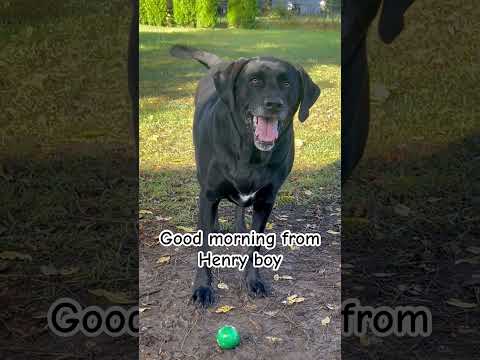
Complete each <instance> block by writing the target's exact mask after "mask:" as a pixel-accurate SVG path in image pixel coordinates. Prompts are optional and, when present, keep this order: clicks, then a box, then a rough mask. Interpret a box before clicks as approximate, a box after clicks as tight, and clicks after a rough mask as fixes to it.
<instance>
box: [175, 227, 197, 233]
mask: <svg viewBox="0 0 480 360" xmlns="http://www.w3.org/2000/svg"><path fill="white" fill-rule="evenodd" d="M177 229H178V230H182V231H185V232H194V230H193V228H192V227H189V226H177Z"/></svg>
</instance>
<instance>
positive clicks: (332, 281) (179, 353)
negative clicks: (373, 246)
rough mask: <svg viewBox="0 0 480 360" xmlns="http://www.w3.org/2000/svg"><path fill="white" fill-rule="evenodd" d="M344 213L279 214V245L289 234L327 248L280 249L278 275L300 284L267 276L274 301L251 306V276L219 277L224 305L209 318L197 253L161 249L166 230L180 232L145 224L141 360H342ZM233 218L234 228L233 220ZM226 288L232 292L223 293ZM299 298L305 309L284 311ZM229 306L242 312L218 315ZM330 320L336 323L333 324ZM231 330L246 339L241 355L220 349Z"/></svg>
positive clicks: (324, 209)
mask: <svg viewBox="0 0 480 360" xmlns="http://www.w3.org/2000/svg"><path fill="white" fill-rule="evenodd" d="M339 206H340V205H339V203H338V202H337V203H335V204H328V205H318V206H316V207H299V206H285V207H281V208H276V209H274V211H273V213H272V216H271V217H270V223H272V225H273V227H272V230H269V232H275V233H276V234H277V239H278V238H279V235H280V233H281V232H282V231H283V230H287V229H288V230H290V231H292V232H303V233H305V232H318V233H320V234H321V235H322V245H321V246H319V247H315V248H311V247H298V248H294V249H291V248H289V247H283V246H278V245H277V248H275V249H274V250H272V251H271V252H272V253H282V254H284V260H283V263H282V265H281V267H280V269H279V271H278V272H277V273H278V274H279V275H289V276H291V277H292V278H293V280H275V279H274V274H275V273H274V272H273V271H271V270H268V269H262V271H261V272H262V275H263V278H264V279H266V280H267V282H268V283H269V284H270V289H271V295H270V296H269V297H267V298H255V299H254V298H251V297H250V296H249V295H248V294H247V292H246V289H245V286H244V284H243V276H242V275H243V274H242V273H241V272H240V271H238V270H237V269H220V271H214V287H215V288H216V296H217V301H216V303H215V305H214V306H212V307H211V308H209V309H207V310H202V309H198V308H197V307H196V306H194V305H193V304H192V303H191V301H190V296H191V291H192V290H191V283H192V279H193V276H194V270H195V266H196V253H195V251H196V249H195V248H190V247H182V248H171V247H163V246H161V245H159V244H158V241H157V239H158V235H159V233H160V232H161V230H163V229H170V230H172V231H177V230H176V229H175V228H172V227H171V226H170V227H169V224H168V223H166V222H162V221H158V220H153V217H152V218H150V219H146V220H143V221H142V222H141V226H140V239H141V245H140V246H141V248H140V274H139V279H140V307H141V315H140V358H141V359H144V360H147V359H162V360H163V359H165V360H170V359H198V360H207V359H272V358H275V359H292V360H293V359H340V330H341V327H340V326H341V318H340V290H341V289H340V235H339V232H340V211H339ZM221 215H222V214H220V216H221ZM228 218H229V221H232V222H233V218H232V216H231V214H230V216H229V217H228ZM328 230H331V231H330V233H329V232H328ZM178 232H180V231H178ZM337 232H338V233H337ZM244 251H246V249H234V248H229V249H228V248H222V249H220V248H217V249H215V250H214V252H215V253H221V252H227V253H239V252H242V253H243V252H244ZM262 253H265V250H264V251H263V252H262ZM162 256H170V260H169V262H168V263H165V262H164V263H158V259H159V258H160V257H162ZM220 282H222V283H224V284H226V285H227V286H228V289H218V288H217V285H218V283H220ZM294 294H296V295H298V296H299V297H304V298H305V301H303V302H301V303H296V304H293V305H287V304H283V303H282V301H285V300H286V299H287V297H288V296H291V295H294ZM222 305H230V306H233V307H234V308H233V309H232V310H231V311H229V312H227V313H216V312H215V310H216V309H217V308H218V307H219V306H222ZM327 317H329V318H330V322H329V323H328V324H325V323H327V322H328V320H325V319H326V318H327ZM322 320H324V321H323V323H324V324H323V325H322ZM225 324H229V325H233V326H235V327H236V328H237V329H238V330H239V332H240V335H241V344H240V345H239V346H238V347H237V348H236V349H234V350H221V349H220V348H219V347H218V345H217V344H216V341H215V334H216V331H217V329H218V328H219V327H221V326H222V325H225Z"/></svg>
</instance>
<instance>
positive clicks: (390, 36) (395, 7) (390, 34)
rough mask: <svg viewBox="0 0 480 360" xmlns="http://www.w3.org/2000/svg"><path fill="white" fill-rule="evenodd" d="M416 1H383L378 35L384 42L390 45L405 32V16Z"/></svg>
mask: <svg viewBox="0 0 480 360" xmlns="http://www.w3.org/2000/svg"><path fill="white" fill-rule="evenodd" d="M414 1H415V0H383V6H382V13H381V15H380V21H379V23H378V33H379V35H380V38H381V39H382V41H383V42H384V43H386V44H390V43H391V42H392V41H393V40H395V38H396V37H397V36H398V35H399V34H400V33H401V32H402V30H403V15H404V14H405V12H406V11H407V9H408V8H409V7H410V5H412V4H413V2H414Z"/></svg>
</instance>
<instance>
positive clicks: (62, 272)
mask: <svg viewBox="0 0 480 360" xmlns="http://www.w3.org/2000/svg"><path fill="white" fill-rule="evenodd" d="M79 270H80V268H78V267H76V266H74V267H69V268H63V269H61V270H60V275H64V276H68V275H73V274H76V273H77V272H78V271H79Z"/></svg>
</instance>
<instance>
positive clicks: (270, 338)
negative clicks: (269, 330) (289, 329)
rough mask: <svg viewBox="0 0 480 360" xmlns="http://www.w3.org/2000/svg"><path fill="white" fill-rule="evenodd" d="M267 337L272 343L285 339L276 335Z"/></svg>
mask: <svg viewBox="0 0 480 360" xmlns="http://www.w3.org/2000/svg"><path fill="white" fill-rule="evenodd" d="M265 339H267V340H268V341H270V342H272V343H277V342H280V341H283V339H282V338H279V337H276V336H265Z"/></svg>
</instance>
